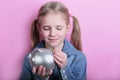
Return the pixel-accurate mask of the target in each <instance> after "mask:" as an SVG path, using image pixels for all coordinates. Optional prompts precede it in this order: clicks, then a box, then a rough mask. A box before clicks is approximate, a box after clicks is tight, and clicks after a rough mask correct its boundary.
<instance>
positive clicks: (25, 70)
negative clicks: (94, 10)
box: [20, 56, 49, 80]
mask: <svg viewBox="0 0 120 80" xmlns="http://www.w3.org/2000/svg"><path fill="white" fill-rule="evenodd" d="M20 80H49V77H47V78H42V77H40V76H38V75H37V74H33V73H32V65H31V64H30V63H29V59H28V57H27V56H26V57H25V60H24V63H23V67H22V72H21V75H20Z"/></svg>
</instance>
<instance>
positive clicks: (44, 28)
mask: <svg viewBox="0 0 120 80" xmlns="http://www.w3.org/2000/svg"><path fill="white" fill-rule="evenodd" d="M42 28H43V30H50V26H42Z"/></svg>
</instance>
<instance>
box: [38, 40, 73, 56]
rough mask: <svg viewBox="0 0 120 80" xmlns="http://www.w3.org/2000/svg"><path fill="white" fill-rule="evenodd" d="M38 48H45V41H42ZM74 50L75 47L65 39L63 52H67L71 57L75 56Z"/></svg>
mask: <svg viewBox="0 0 120 80" xmlns="http://www.w3.org/2000/svg"><path fill="white" fill-rule="evenodd" d="M36 48H45V42H44V40H42V41H40V43H38V45H37V46H36ZM74 50H75V48H74V47H73V45H72V44H71V43H70V42H69V41H68V40H66V39H64V46H63V48H62V51H63V52H65V53H66V54H67V55H68V56H69V55H72V54H73V51H74Z"/></svg>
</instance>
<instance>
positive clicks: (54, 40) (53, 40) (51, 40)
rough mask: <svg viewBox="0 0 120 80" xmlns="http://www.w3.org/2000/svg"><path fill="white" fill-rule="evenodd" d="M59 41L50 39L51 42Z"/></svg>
mask: <svg viewBox="0 0 120 80" xmlns="http://www.w3.org/2000/svg"><path fill="white" fill-rule="evenodd" d="M57 40H58V39H49V41H50V42H56V41H57Z"/></svg>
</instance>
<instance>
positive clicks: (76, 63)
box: [20, 39, 87, 80]
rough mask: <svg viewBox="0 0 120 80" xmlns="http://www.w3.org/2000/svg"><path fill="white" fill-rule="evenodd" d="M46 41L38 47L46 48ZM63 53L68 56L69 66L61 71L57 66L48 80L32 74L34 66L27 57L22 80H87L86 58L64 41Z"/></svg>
mask: <svg viewBox="0 0 120 80" xmlns="http://www.w3.org/2000/svg"><path fill="white" fill-rule="evenodd" d="M44 44H45V43H44V41H41V42H40V43H39V44H38V45H37V46H36V47H38V48H45V45H44ZM62 51H63V52H65V53H66V54H67V65H66V66H65V67H64V68H62V69H59V67H58V66H57V65H56V66H55V68H54V70H53V73H52V75H51V76H49V77H48V78H47V79H43V78H42V77H40V76H38V75H37V74H33V73H32V66H31V65H30V63H29V59H28V55H27V56H26V57H25V60H24V63H23V68H22V72H21V75H20V80H86V65H87V64H86V57H85V55H84V54H83V53H82V52H81V51H79V50H77V49H75V48H74V47H73V45H72V44H71V43H70V42H69V41H67V40H66V39H65V40H64V46H63V49H62Z"/></svg>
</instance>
